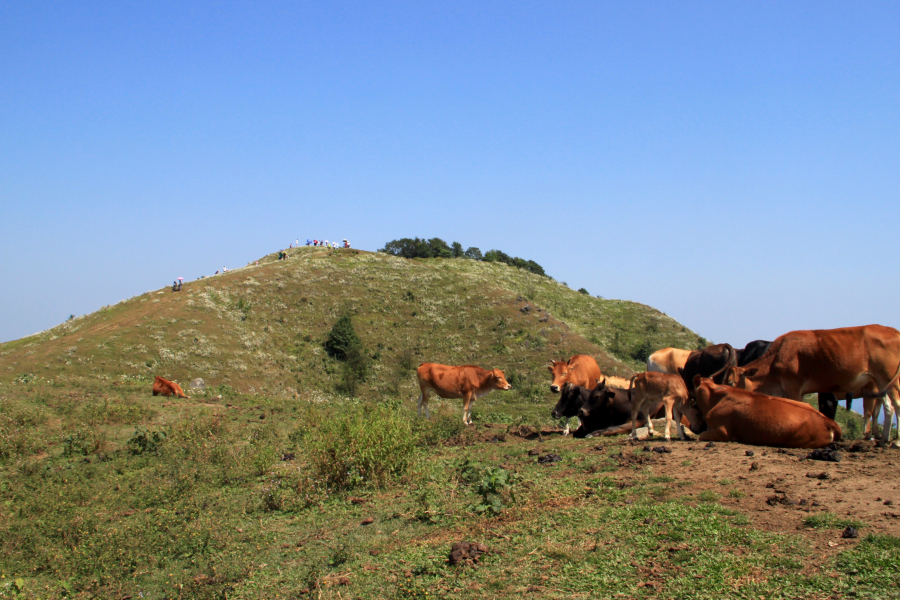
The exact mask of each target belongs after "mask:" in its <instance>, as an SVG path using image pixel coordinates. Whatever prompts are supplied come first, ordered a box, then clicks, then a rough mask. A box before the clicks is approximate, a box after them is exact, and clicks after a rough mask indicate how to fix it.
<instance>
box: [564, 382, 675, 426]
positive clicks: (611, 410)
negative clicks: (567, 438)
mask: <svg viewBox="0 0 900 600" xmlns="http://www.w3.org/2000/svg"><path fill="white" fill-rule="evenodd" d="M631 407H632V401H631V394H630V392H629V390H624V389H622V388H617V387H613V386H611V385H607V384H606V380H603V381H601V382H599V383H598V384H597V387H595V388H594V389H593V390H591V392H590V394H589V396H588V399H587V402H585V403H584V404H583V405H582V407H581V410H580V411H578V418H579V419H581V427H579V428H578V430H577V431H576V432H575V433H574V434H573V435H574V436H575V437H593V436H595V435H619V434H621V433H628V432H630V431H631ZM664 410H665V409H664V407H663V403H662V402H658V403H656V404H654V405H653V406H651V407H650V411H651V414H652V416H653V417H659V416H662V415H661V414H660V413H663V412H664ZM646 424H647V419H646V416H644V415H641V416H640V417H639V418H638V421H637V426H638V427H643V426H644V425H646Z"/></svg>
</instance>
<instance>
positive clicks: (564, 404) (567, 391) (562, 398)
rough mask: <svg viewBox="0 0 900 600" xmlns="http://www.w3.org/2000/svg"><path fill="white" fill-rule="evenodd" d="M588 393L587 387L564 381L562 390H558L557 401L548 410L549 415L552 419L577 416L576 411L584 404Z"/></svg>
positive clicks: (589, 393) (589, 392)
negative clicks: (550, 409) (552, 407)
mask: <svg viewBox="0 0 900 600" xmlns="http://www.w3.org/2000/svg"><path fill="white" fill-rule="evenodd" d="M590 395H591V390H589V389H588V388H584V387H581V386H580V385H572V384H571V383H568V382H567V383H564V384H563V386H562V390H560V394H559V402H557V403H556V407H554V409H553V410H552V411H550V416H551V417H553V418H554V419H561V418H563V417H566V418H567V419H568V418H571V417H577V416H578V411H579V410H581V407H582V406H584V404H585V402H587V399H588V397H589V396H590Z"/></svg>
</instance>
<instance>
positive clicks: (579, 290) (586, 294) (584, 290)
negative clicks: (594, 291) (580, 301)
mask: <svg viewBox="0 0 900 600" xmlns="http://www.w3.org/2000/svg"><path fill="white" fill-rule="evenodd" d="M578 293H579V294H584V295H585V296H590V295H591V294H590V292H588V291H587V290H586V289H584V288H579V289H578Z"/></svg>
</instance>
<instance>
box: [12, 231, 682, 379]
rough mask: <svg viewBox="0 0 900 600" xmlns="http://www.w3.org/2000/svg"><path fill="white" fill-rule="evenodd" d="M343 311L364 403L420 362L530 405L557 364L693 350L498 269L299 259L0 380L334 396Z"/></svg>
mask: <svg viewBox="0 0 900 600" xmlns="http://www.w3.org/2000/svg"><path fill="white" fill-rule="evenodd" d="M525 305H528V307H529V309H526V310H524V311H523V308H524V307H525ZM344 311H349V312H351V313H352V314H353V321H354V324H355V327H356V330H357V332H358V333H359V335H360V337H361V338H362V340H363V343H364V344H365V345H366V347H367V348H368V350H369V353H370V355H372V357H373V359H374V361H373V369H372V375H371V376H370V378H369V380H368V381H367V383H366V384H365V385H364V387H363V393H364V394H382V395H390V394H398V393H402V394H404V395H408V394H410V393H413V392H414V390H413V387H414V377H413V376H412V369H414V368H415V367H416V366H417V365H418V364H419V363H420V362H422V361H433V362H444V363H451V364H464V363H474V364H478V365H482V366H484V367H488V368H489V367H500V368H502V369H504V370H505V371H507V374H510V373H511V374H512V376H513V379H516V380H517V381H516V387H517V388H519V389H520V390H522V391H523V392H522V393H528V390H529V389H536V388H534V386H543V384H544V383H545V380H546V378H547V373H546V371H545V370H544V368H543V365H544V364H545V363H546V362H547V361H548V360H549V359H552V358H555V359H559V358H564V357H568V356H571V355H572V354H576V353H583V354H591V355H593V356H595V357H596V358H597V361H598V363H599V364H600V366H601V369H602V370H603V371H604V372H608V373H611V374H618V375H628V374H629V373H630V372H631V371H632V370H633V369H641V370H642V365H641V362H640V361H639V360H636V359H635V357H640V356H641V352H642V348H643V351H646V350H647V349H656V348H661V347H665V346H678V347H682V348H695V347H697V345H698V343H699V338H698V336H697V335H696V334H695V333H693V332H691V331H690V330H688V329H686V328H685V327H683V326H682V325H680V324H679V323H677V322H676V321H674V320H673V319H671V318H669V317H667V316H665V315H663V314H662V313H660V312H659V311H657V310H655V309H653V308H650V307H647V306H644V305H641V304H637V303H634V302H627V301H621V300H604V299H599V298H593V297H590V296H587V295H585V294H581V293H578V292H575V291H573V290H571V289H569V288H568V287H566V286H565V285H563V284H561V283H558V282H556V281H553V280H551V279H549V278H546V277H542V276H539V275H534V274H531V273H528V272H526V271H523V270H520V269H517V268H514V267H510V266H507V265H504V264H500V263H486V262H477V261H471V260H462V259H453V260H449V259H424V260H420V259H414V260H409V259H403V258H397V257H392V256H388V255H385V254H378V253H370V252H362V251H358V250H326V249H319V248H308V247H306V248H299V249H296V250H293V251H292V256H291V258H289V259H288V260H286V261H278V260H277V259H276V254H272V255H269V256H266V257H264V258H263V259H261V260H260V261H259V264H258V265H249V266H247V267H244V268H241V269H236V270H234V271H230V272H228V273H227V274H223V275H218V276H215V277H212V278H207V279H201V280H197V281H193V282H189V283H187V284H185V285H184V289H183V290H182V291H181V292H178V293H173V292H172V291H170V290H169V289H167V288H166V289H163V290H159V291H155V292H150V293H147V294H144V295H142V296H137V297H134V298H131V299H129V300H125V301H123V302H120V303H118V304H116V305H113V306H109V307H104V308H102V309H101V310H98V311H97V312H95V313H93V314H90V315H87V316H84V317H79V318H76V319H73V320H70V321H68V322H66V323H63V324H62V325H59V326H57V327H55V328H53V329H50V330H47V331H45V332H42V333H40V334H37V335H34V336H30V337H27V338H23V339H20V340H16V341H13V342H8V343H5V344H2V345H0V381H11V380H14V379H16V378H22V377H24V378H29V377H32V378H33V377H38V378H42V379H47V380H59V381H66V380H76V379H78V378H88V379H91V378H100V379H122V380H125V379H129V378H137V379H150V378H152V376H153V375H156V374H159V375H162V376H165V377H167V378H171V379H175V380H177V381H180V382H181V383H186V382H187V381H189V380H190V379H193V378H195V377H203V378H204V379H205V380H206V381H207V384H209V385H212V386H218V385H228V386H231V387H232V388H235V389H237V390H241V391H243V392H249V393H264V394H271V395H293V394H295V393H300V394H309V393H313V392H315V391H325V392H330V391H332V390H333V389H334V385H335V383H336V381H337V365H336V363H335V362H334V361H333V360H332V359H331V358H329V357H327V356H326V355H325V352H324V350H323V349H322V341H323V339H324V337H325V335H326V334H327V333H328V331H329V330H330V328H331V326H332V325H333V323H334V322H335V321H336V320H337V318H338V316H339V315H340V314H342V313H343V312H344Z"/></svg>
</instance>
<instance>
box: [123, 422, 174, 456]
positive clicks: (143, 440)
mask: <svg viewBox="0 0 900 600" xmlns="http://www.w3.org/2000/svg"><path fill="white" fill-rule="evenodd" d="M164 441H166V432H165V431H149V430H147V429H144V428H143V427H138V428H137V429H135V430H134V433H133V434H132V435H131V437H130V438H129V439H128V442H127V443H126V444H125V445H126V446H127V447H128V451H129V452H130V453H131V454H143V453H144V452H156V451H157V450H159V447H160V445H161V444H162V443H163V442H164Z"/></svg>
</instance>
